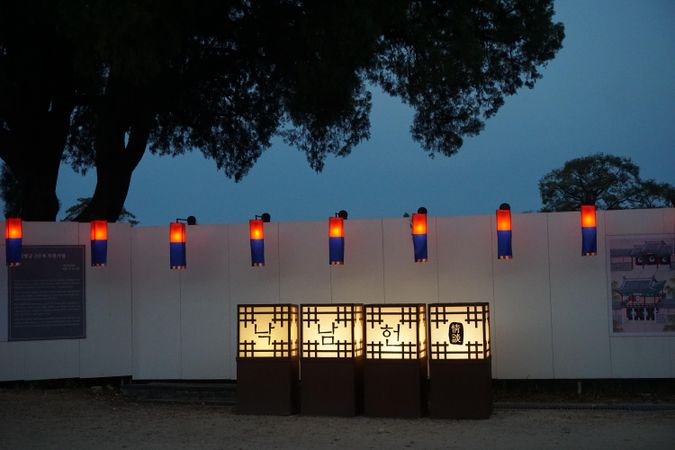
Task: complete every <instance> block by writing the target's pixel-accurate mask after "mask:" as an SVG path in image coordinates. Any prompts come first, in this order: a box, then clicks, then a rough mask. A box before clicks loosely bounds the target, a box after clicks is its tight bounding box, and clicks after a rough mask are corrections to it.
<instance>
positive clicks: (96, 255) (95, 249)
mask: <svg viewBox="0 0 675 450" xmlns="http://www.w3.org/2000/svg"><path fill="white" fill-rule="evenodd" d="M90 234H91V266H92V267H103V266H105V265H106V263H107V260H108V222H107V221H105V220H92V221H91V225H90Z"/></svg>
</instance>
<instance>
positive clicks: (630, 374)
mask: <svg viewBox="0 0 675 450" xmlns="http://www.w3.org/2000/svg"><path fill="white" fill-rule="evenodd" d="M673 340H674V339H673V338H669V337H664V336H656V337H648V336H641V337H625V336H620V337H612V338H611V348H612V377H613V378H662V377H664V378H667V377H672V376H673V371H672V357H673V356H672V348H673V346H672V343H673Z"/></svg>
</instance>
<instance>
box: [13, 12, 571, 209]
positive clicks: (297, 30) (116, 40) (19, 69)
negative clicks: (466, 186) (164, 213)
mask: <svg viewBox="0 0 675 450" xmlns="http://www.w3.org/2000/svg"><path fill="white" fill-rule="evenodd" d="M552 4H553V1H552V0H483V1H475V0H461V1H460V0H458V1H452V2H434V1H421V0H409V1H403V0H392V1H377V0H335V1H311V0H310V1H306V2H292V1H288V0H267V1H248V0H202V1H199V2H194V1H192V0H177V1H171V2H166V1H160V0H133V1H132V0H117V1H113V2H110V1H101V0H95V1H91V0H70V1H63V0H51V1H50V0H25V1H21V2H9V1H8V2H0V157H1V158H2V159H3V160H4V161H5V162H6V164H7V165H8V166H9V168H10V169H11V171H12V173H13V174H14V176H15V177H16V179H17V182H18V185H19V189H20V192H21V195H20V199H19V205H20V208H21V214H22V216H23V217H24V218H25V219H27V220H54V219H55V217H56V212H57V211H58V201H57V199H56V194H55V187H56V180H57V176H58V169H59V163H60V162H61V160H62V158H64V157H65V159H66V160H67V161H68V162H69V163H70V164H71V165H72V167H73V168H75V169H76V170H78V171H81V172H85V171H86V170H89V169H95V170H96V176H97V183H96V189H95V191H94V194H93V197H92V200H91V202H89V204H88V205H87V207H86V208H84V210H82V212H81V213H80V214H79V215H78V216H77V217H76V219H77V220H83V221H85V220H90V219H91V218H94V217H101V218H106V219H107V220H109V221H114V220H117V218H118V217H119V214H120V212H121V211H122V208H123V205H124V202H125V199H126V196H127V192H128V189H129V184H130V182H131V175H132V173H133V171H134V169H135V168H136V166H137V165H138V163H139V161H140V160H141V158H142V157H143V155H144V153H145V151H146V149H147V148H149V149H150V151H151V152H153V153H156V154H160V155H172V156H174V155H179V154H182V153H185V152H188V151H193V150H199V151H201V152H202V154H203V155H204V156H205V157H207V158H211V159H213V160H214V161H215V163H216V166H217V167H218V169H220V170H223V171H224V173H225V175H226V176H228V177H232V178H234V179H235V180H239V179H241V177H243V176H244V175H245V174H246V173H247V172H248V170H249V169H250V168H251V167H252V166H253V164H254V163H255V162H256V160H257V159H258V158H259V157H260V155H261V154H262V152H263V151H264V150H265V149H267V148H268V147H269V146H270V145H271V144H270V142H271V139H272V138H273V137H274V136H281V137H282V138H283V139H284V140H285V141H286V142H288V143H289V144H292V145H294V146H296V147H297V148H299V149H300V150H301V151H303V152H304V153H305V155H306V156H307V159H308V161H309V164H310V165H311V167H312V168H314V169H315V170H317V171H319V170H321V169H322V167H323V163H324V160H325V158H326V156H327V155H329V154H332V155H338V156H346V155H348V154H349V153H350V151H351V150H352V148H353V147H354V146H355V145H357V144H358V143H359V142H362V141H363V140H365V139H367V138H368V137H369V133H370V122H369V113H370V107H371V94H370V92H369V89H370V88H371V87H373V86H379V87H381V88H382V89H383V90H384V91H385V92H386V93H388V94H390V95H393V96H397V97H399V98H401V99H402V100H403V101H404V102H405V103H407V104H408V105H410V106H411V107H412V108H413V109H414V110H415V117H414V122H413V124H412V128H411V132H412V136H413V138H414V139H415V140H417V141H419V142H420V143H421V146H422V147H423V148H424V149H425V150H426V151H428V152H429V153H430V154H431V155H434V154H435V153H441V154H444V155H452V154H454V153H455V152H457V150H458V149H459V148H460V147H461V145H462V142H463V137H464V136H472V135H476V134H478V133H479V132H480V131H481V130H482V128H483V125H484V120H485V119H486V118H489V117H491V116H492V115H494V114H495V113H496V112H497V110H498V109H499V108H500V107H501V106H502V105H503V103H504V98H505V97H506V96H509V95H513V94H515V93H516V91H517V90H518V89H520V88H522V87H529V88H531V87H533V85H534V83H535V81H536V80H537V79H538V78H540V77H541V74H540V72H539V70H540V67H542V66H543V65H545V64H546V62H547V61H549V60H551V59H552V58H553V57H554V56H555V53H556V52H557V51H558V50H559V49H560V48H561V45H562V39H563V35H564V31H563V26H562V24H560V23H556V22H554V21H553V15H554V11H553V6H552ZM64 150H65V153H64Z"/></svg>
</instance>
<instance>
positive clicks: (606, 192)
mask: <svg viewBox="0 0 675 450" xmlns="http://www.w3.org/2000/svg"><path fill="white" fill-rule="evenodd" d="M539 193H540V195H541V202H542V203H543V205H544V207H543V208H542V211H576V210H578V209H579V207H580V206H581V205H596V206H597V207H598V208H600V209H632V208H662V207H669V206H675V188H674V187H673V186H672V185H670V184H668V183H657V182H656V181H654V180H651V179H648V180H643V179H642V178H640V168H639V167H638V166H636V165H635V164H634V163H633V162H632V161H631V160H630V158H621V157H618V156H613V155H605V154H602V153H597V154H594V155H590V156H585V157H582V158H576V159H572V160H569V161H567V162H566V163H565V165H564V166H563V167H562V168H560V169H555V170H552V171H551V172H549V173H547V174H546V175H544V176H543V177H542V178H541V180H539Z"/></svg>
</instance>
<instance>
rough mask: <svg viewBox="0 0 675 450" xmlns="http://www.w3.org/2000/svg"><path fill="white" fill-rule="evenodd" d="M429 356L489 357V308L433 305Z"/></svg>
mask: <svg viewBox="0 0 675 450" xmlns="http://www.w3.org/2000/svg"><path fill="white" fill-rule="evenodd" d="M429 356H430V358H431V359H432V360H437V359H438V360H441V359H486V358H489V357H490V311H489V305H488V304H487V303H457V304H450V303H448V304H442V303H436V304H431V305H429Z"/></svg>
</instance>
